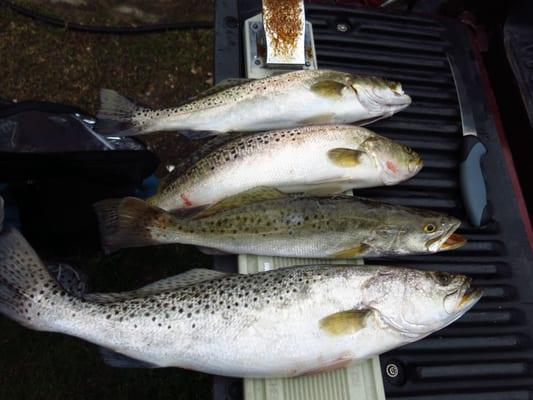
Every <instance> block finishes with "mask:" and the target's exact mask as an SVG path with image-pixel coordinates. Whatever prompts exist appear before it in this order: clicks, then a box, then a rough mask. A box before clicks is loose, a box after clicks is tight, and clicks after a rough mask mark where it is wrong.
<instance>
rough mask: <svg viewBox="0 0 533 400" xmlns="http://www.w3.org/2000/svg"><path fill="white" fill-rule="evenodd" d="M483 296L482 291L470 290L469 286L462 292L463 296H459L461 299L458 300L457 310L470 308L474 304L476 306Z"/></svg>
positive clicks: (477, 289)
mask: <svg viewBox="0 0 533 400" xmlns="http://www.w3.org/2000/svg"><path fill="white" fill-rule="evenodd" d="M481 296H483V289H479V288H475V289H474V288H471V287H470V286H469V287H468V288H467V289H466V290H465V291H464V292H463V295H462V296H461V299H460V300H459V304H458V305H457V308H460V309H463V308H471V307H472V306H473V305H474V304H476V303H477V302H478V301H479V299H480V298H481Z"/></svg>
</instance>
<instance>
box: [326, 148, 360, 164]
mask: <svg viewBox="0 0 533 400" xmlns="http://www.w3.org/2000/svg"><path fill="white" fill-rule="evenodd" d="M363 154H366V153H365V152H364V151H361V150H353V149H343V148H336V149H331V150H329V151H328V157H329V159H330V160H331V161H332V162H333V164H335V165H337V166H339V167H356V166H358V165H359V164H360V163H361V157H362V156H363Z"/></svg>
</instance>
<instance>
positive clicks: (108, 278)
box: [0, 0, 213, 400]
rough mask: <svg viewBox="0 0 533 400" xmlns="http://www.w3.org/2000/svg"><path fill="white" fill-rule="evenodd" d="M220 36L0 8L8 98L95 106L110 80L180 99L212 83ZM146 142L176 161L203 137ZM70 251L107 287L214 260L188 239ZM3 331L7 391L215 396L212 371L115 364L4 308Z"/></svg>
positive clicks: (82, 3)
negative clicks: (46, 19)
mask: <svg viewBox="0 0 533 400" xmlns="http://www.w3.org/2000/svg"><path fill="white" fill-rule="evenodd" d="M72 3H74V5H73V4H72ZM21 4H25V5H29V6H32V7H36V9H38V10H40V11H43V12H46V13H48V14H49V15H55V16H59V17H61V18H66V19H68V20H69V21H76V22H83V23H97V24H99V25H117V24H119V25H126V26H133V25H139V24H143V23H147V22H146V21H148V23H160V22H169V21H177V20H181V21H184V20H185V21H187V20H201V21H205V20H210V19H211V18H212V13H213V3H212V1H210V0H208V1H204V2H190V1H183V0H172V1H170V0H168V1H165V0H160V1H153V2H150V3H148V2H142V1H133V0H131V1H124V2H121V4H122V5H127V6H129V7H130V9H134V10H135V9H137V10H138V12H136V11H131V10H130V11H129V12H120V11H117V10H116V9H114V8H113V7H112V4H116V2H113V1H110V0H109V1H107V0H98V1H88V0H50V1H45V2H42V1H24V2H21ZM139 10H140V11H139ZM144 14H146V15H148V17H146V15H144ZM147 18H148V19H147ZM212 43H213V32H212V31H210V30H197V31H173V32H166V33H161V34H148V35H134V36H111V35H100V34H84V33H76V32H71V31H67V30H65V29H58V28H53V27H50V26H47V25H44V24H41V23H38V22H34V21H32V20H31V19H28V18H26V17H22V16H20V15H18V14H15V13H13V12H11V11H9V10H7V9H5V8H3V7H0V60H1V62H0V76H1V79H0V82H1V85H0V97H2V98H7V99H11V100H17V101H21V100H30V99H32V100H45V101H54V102H61V103H67V104H74V105H77V106H79V107H81V108H83V109H85V110H87V112H89V113H95V112H96V110H97V108H98V93H99V89H100V88H102V87H107V88H112V89H115V90H117V91H119V92H121V93H123V94H125V95H127V96H128V97H131V98H133V99H137V100H138V101H140V102H142V103H144V104H147V105H151V106H154V107H159V106H164V105H174V104H176V103H178V102H180V101H182V100H184V99H186V98H188V97H190V96H193V95H195V94H197V93H198V92H200V91H202V90H204V89H206V88H208V87H209V86H211V85H212V61H213V60H212V53H213V51H212ZM146 141H147V142H148V143H149V145H150V148H151V149H152V150H153V151H154V152H156V153H157V154H158V155H159V156H160V158H161V159H162V160H163V161H164V162H169V163H172V160H176V159H177V158H180V157H185V156H186V155H187V154H189V153H190V151H192V149H194V148H196V147H198V146H199V143H197V142H190V141H188V140H187V139H183V138H181V137H179V136H177V135H166V136H165V135H159V136H156V135H153V136H151V137H147V138H146ZM69 254H70V257H69V259H68V260H65V261H68V262H69V263H71V264H72V265H75V266H76V267H78V268H79V269H81V270H82V271H84V272H85V273H86V274H87V275H88V276H89V282H90V284H91V286H92V288H93V289H94V290H98V291H111V290H127V289H133V288H134V287H138V286H140V285H142V284H147V283H149V282H152V281H154V280H156V279H161V278H163V277H165V276H170V275H174V274H176V273H179V272H180V271H182V270H186V269H189V268H194V267H210V266H211V259H210V258H209V257H208V256H205V255H203V254H201V253H199V252H198V251H197V250H196V249H194V248H192V247H187V246H164V247H157V248H152V249H150V250H145V249H134V250H126V251H121V252H119V253H117V254H115V255H113V256H105V255H103V254H102V253H101V252H98V251H96V252H95V251H94V250H90V249H86V248H85V247H84V245H83V243H80V244H79V247H76V248H71V249H69ZM47 256H53V255H47ZM0 331H1V332H2V333H1V334H0V354H1V355H2V356H1V357H0V399H47V400H49V399H70V400H75V399H111V398H112V399H130V398H150V399H172V400H177V399H206V398H210V388H211V377H210V376H209V375H204V374H200V373H195V372H189V371H184V370H180V369H176V368H174V369H164V370H146V369H143V370H134V369H129V370H124V369H113V368H110V367H107V366H105V365H104V364H103V363H102V362H101V360H100V357H99V354H98V351H97V349H96V348H95V346H93V345H91V344H88V343H86V342H83V341H81V340H78V339H75V338H72V337H67V336H64V335H60V334H51V333H43V332H34V331H30V330H28V329H25V328H22V327H20V326H19V325H17V324H15V323H13V322H11V321H9V320H7V319H6V318H3V317H1V318H0Z"/></svg>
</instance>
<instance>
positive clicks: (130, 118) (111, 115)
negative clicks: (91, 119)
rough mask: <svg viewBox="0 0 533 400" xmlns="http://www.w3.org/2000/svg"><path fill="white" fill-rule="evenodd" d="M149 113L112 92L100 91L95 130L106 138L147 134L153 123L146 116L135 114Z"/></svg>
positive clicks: (108, 90)
mask: <svg viewBox="0 0 533 400" xmlns="http://www.w3.org/2000/svg"><path fill="white" fill-rule="evenodd" d="M149 111H151V110H150V109H148V108H144V107H140V106H138V105H137V104H135V103H134V102H133V101H131V100H129V99H127V98H126V97H124V96H122V95H120V94H119V93H117V92H115V91H114V90H111V89H101V90H100V110H99V111H98V113H97V114H96V130H97V132H98V133H100V134H102V135H106V136H136V135H142V134H143V133H148V132H150V131H151V129H150V128H151V127H152V126H153V122H151V120H150V119H149V118H147V116H146V115H144V116H142V115H141V116H138V115H136V114H137V113H138V112H141V113H142V112H144V113H147V112H149Z"/></svg>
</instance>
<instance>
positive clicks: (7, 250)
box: [0, 229, 70, 331]
mask: <svg viewBox="0 0 533 400" xmlns="http://www.w3.org/2000/svg"><path fill="white" fill-rule="evenodd" d="M66 297H70V296H69V295H67V294H66V293H65V291H64V290H63V289H62V288H61V286H60V285H59V284H58V283H57V282H56V281H55V280H54V279H53V278H52V276H51V275H50V274H49V273H48V270H47V269H46V267H45V265H44V264H43V262H42V261H41V260H40V259H39V257H38V256H37V254H36V253H35V251H34V250H33V248H32V247H31V246H30V244H29V243H28V242H27V241H26V239H24V237H23V236H22V235H21V234H20V233H19V232H18V231H17V230H15V229H7V230H5V231H4V232H3V233H2V234H0V314H4V315H5V316H7V317H9V318H11V319H13V320H15V321H17V322H18V323H20V324H21V325H24V326H26V327H28V328H30V329H35V330H42V331H53V330H54V327H53V324H54V323H55V322H56V321H58V320H59V319H60V315H59V314H58V310H59V309H61V305H64V304H66V303H65V298H66Z"/></svg>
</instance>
